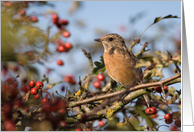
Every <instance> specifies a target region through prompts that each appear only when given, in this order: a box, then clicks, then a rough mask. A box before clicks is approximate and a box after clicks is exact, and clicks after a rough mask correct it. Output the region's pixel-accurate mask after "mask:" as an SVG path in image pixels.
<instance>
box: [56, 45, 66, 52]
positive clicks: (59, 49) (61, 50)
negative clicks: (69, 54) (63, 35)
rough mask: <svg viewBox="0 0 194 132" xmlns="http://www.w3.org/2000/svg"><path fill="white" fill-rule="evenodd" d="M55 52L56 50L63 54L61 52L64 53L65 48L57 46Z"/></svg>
mask: <svg viewBox="0 0 194 132" xmlns="http://www.w3.org/2000/svg"><path fill="white" fill-rule="evenodd" d="M57 50H58V51H59V52H63V51H65V46H63V45H59V46H58V47H57Z"/></svg>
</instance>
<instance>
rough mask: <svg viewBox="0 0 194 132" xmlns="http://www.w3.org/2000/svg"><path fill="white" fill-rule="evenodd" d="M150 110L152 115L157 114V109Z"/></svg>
mask: <svg viewBox="0 0 194 132" xmlns="http://www.w3.org/2000/svg"><path fill="white" fill-rule="evenodd" d="M150 110H151V112H150V114H151V115H154V114H156V112H157V110H156V108H155V107H151V108H150Z"/></svg>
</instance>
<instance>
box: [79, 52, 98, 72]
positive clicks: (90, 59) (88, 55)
mask: <svg viewBox="0 0 194 132" xmlns="http://www.w3.org/2000/svg"><path fill="white" fill-rule="evenodd" d="M81 50H82V52H83V53H84V55H85V56H86V57H87V58H88V60H89V62H90V67H91V68H92V69H94V68H95V67H94V65H93V62H92V56H91V54H90V53H87V52H86V50H84V49H81Z"/></svg>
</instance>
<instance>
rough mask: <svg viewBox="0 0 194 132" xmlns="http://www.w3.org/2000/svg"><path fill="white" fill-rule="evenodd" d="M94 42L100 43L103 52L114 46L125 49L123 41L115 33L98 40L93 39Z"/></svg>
mask: <svg viewBox="0 0 194 132" xmlns="http://www.w3.org/2000/svg"><path fill="white" fill-rule="evenodd" d="M94 41H97V42H101V43H102V44H103V46H104V49H105V50H107V49H109V48H112V47H114V46H117V47H123V46H124V47H126V46H125V41H124V39H123V38H122V37H121V36H120V35H118V34H116V33H111V34H107V35H105V36H103V37H102V38H100V39H94Z"/></svg>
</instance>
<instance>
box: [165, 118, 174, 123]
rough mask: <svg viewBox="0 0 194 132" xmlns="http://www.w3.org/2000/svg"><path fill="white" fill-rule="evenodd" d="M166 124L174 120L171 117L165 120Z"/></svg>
mask: <svg viewBox="0 0 194 132" xmlns="http://www.w3.org/2000/svg"><path fill="white" fill-rule="evenodd" d="M165 122H166V124H171V123H172V122H173V120H172V119H169V120H165Z"/></svg>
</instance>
